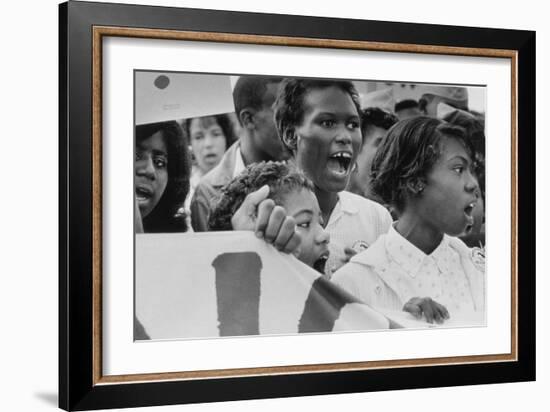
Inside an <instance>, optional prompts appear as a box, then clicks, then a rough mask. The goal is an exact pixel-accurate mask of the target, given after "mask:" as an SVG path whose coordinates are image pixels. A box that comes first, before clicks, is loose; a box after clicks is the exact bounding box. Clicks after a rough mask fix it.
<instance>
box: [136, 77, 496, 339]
mask: <svg viewBox="0 0 550 412" xmlns="http://www.w3.org/2000/svg"><path fill="white" fill-rule="evenodd" d="M133 80H134V105H135V106H134V121H135V134H134V143H135V147H134V151H135V165H134V197H135V208H134V221H135V224H134V231H135V273H134V276H135V291H134V299H135V314H134V316H135V319H134V339H135V340H136V341H147V340H172V339H198V338H200V339H203V338H216V337H238V336H252V335H289V334H302V333H331V332H334V333H336V332H342V333H343V332H354V331H355V332H356V331H380V330H389V329H409V328H410V329H415V330H418V329H434V328H456V327H460V328H463V327H485V325H486V322H487V313H486V298H487V293H486V288H487V282H486V278H485V266H486V255H485V246H486V245H485V219H486V213H485V207H484V205H485V193H486V188H485V157H486V144H485V113H486V104H487V99H486V86H485V85H480V84H442V83H427V82H423V83H418V82H410V81H408V80H407V79H406V77H403V78H402V79H401V80H385V79H383V80H371V79H368V80H362V79H359V80H357V79H341V78H339V79H335V78H322V77H295V76H287V77H285V76H268V75H255V74H213V73H192V72H176V71H159V70H135V71H134V79H133ZM488 259H490V258H488Z"/></svg>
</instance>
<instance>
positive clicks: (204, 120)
mask: <svg viewBox="0 0 550 412" xmlns="http://www.w3.org/2000/svg"><path fill="white" fill-rule="evenodd" d="M217 125H218V122H217V121H216V118H215V117H214V116H205V117H199V118H195V119H193V120H191V126H190V127H189V128H190V129H200V128H203V129H207V128H209V127H212V126H217Z"/></svg>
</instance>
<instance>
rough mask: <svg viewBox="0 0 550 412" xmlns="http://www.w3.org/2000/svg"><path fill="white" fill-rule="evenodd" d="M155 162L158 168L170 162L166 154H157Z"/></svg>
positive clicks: (162, 167)
mask: <svg viewBox="0 0 550 412" xmlns="http://www.w3.org/2000/svg"><path fill="white" fill-rule="evenodd" d="M154 162H155V167H156V168H157V169H164V168H165V167H166V165H167V164H168V160H167V159H166V158H165V157H164V156H155V158H154Z"/></svg>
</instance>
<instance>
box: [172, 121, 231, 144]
mask: <svg viewBox="0 0 550 412" xmlns="http://www.w3.org/2000/svg"><path fill="white" fill-rule="evenodd" d="M207 117H211V118H213V119H214V120H215V121H216V123H217V124H218V126H220V128H221V129H222V132H223V135H224V136H225V147H226V148H228V147H229V146H231V145H232V144H233V143H235V142H236V141H237V139H238V137H237V134H236V133H235V127H234V125H233V121H232V120H231V117H229V114H227V113H223V114H215V115H210V116H202V117H192V118H189V119H185V120H184V122H183V123H182V127H183V129H184V132H185V136H186V138H187V140H188V143H189V144H190V143H191V122H192V121H193V120H195V119H199V120H200V119H204V118H207Z"/></svg>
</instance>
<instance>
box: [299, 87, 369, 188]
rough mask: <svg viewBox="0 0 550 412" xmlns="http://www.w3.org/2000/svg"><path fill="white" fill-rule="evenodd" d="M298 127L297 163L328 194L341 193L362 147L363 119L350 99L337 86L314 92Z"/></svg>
mask: <svg viewBox="0 0 550 412" xmlns="http://www.w3.org/2000/svg"><path fill="white" fill-rule="evenodd" d="M304 109H305V110H304V116H303V119H302V122H301V124H299V125H297V126H296V129H295V131H294V132H295V134H296V138H297V145H296V164H297V165H298V167H299V168H300V169H302V170H303V171H304V173H305V174H306V175H307V176H308V177H309V178H310V179H311V180H312V181H313V183H314V184H315V186H317V187H318V188H320V189H323V190H325V191H327V192H340V191H342V190H344V189H345V188H346V186H347V183H348V180H349V176H350V173H351V170H352V167H353V164H354V163H355V159H356V158H357V154H358V153H359V149H360V148H361V130H360V128H359V125H360V120H359V114H358V113H357V109H356V107H355V105H354V104H353V100H352V99H351V96H350V95H349V94H348V93H346V92H344V91H342V90H341V89H339V88H338V87H334V86H331V87H327V88H324V89H312V90H310V91H309V92H307V94H306V95H305V98H304Z"/></svg>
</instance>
